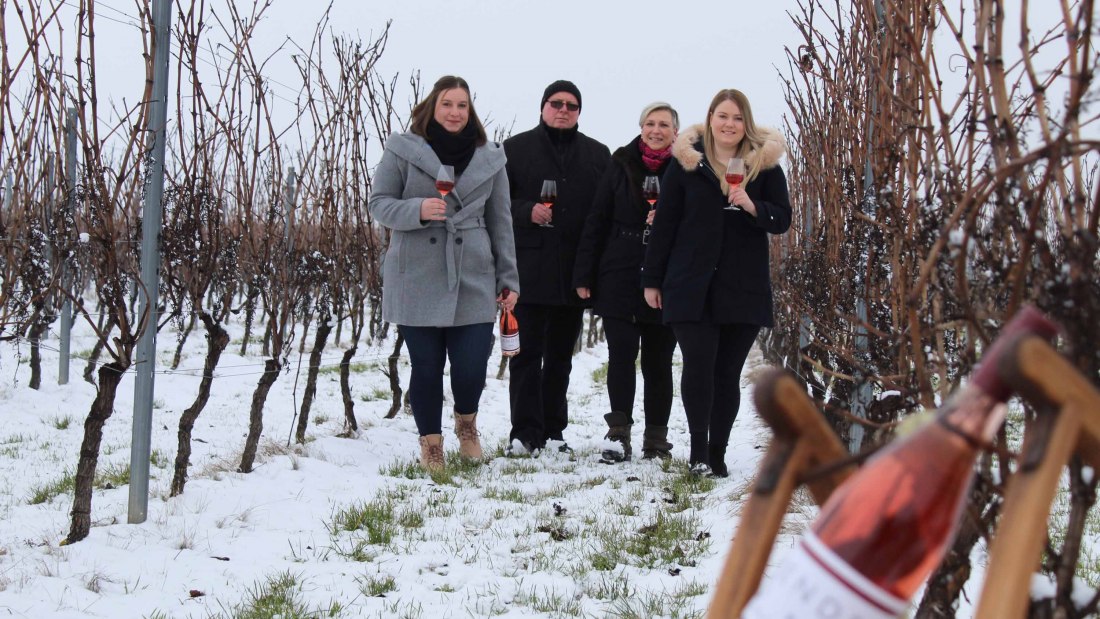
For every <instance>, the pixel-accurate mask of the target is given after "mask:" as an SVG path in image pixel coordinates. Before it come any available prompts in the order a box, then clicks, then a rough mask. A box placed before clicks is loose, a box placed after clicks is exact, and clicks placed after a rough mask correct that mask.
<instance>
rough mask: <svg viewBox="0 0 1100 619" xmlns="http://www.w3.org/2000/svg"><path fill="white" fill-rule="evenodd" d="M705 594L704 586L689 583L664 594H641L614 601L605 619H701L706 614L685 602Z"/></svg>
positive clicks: (651, 592)
mask: <svg viewBox="0 0 1100 619" xmlns="http://www.w3.org/2000/svg"><path fill="white" fill-rule="evenodd" d="M706 592H707V588H706V586H705V585H702V586H701V585H699V583H696V582H690V583H688V584H686V585H683V586H681V587H680V588H679V589H677V590H675V591H672V592H671V593H666V592H663V591H649V592H642V593H640V594H638V595H634V596H631V597H620V598H617V599H615V600H614V601H613V602H612V604H611V606H610V608H608V609H607V617H611V618H614V619H649V618H650V617H669V618H670V619H702V617H703V616H705V614H706V612H705V611H703V610H693V609H692V608H691V607H690V605H688V604H687V600H688V599H690V598H692V597H696V596H698V595H702V594H704V593H706Z"/></svg>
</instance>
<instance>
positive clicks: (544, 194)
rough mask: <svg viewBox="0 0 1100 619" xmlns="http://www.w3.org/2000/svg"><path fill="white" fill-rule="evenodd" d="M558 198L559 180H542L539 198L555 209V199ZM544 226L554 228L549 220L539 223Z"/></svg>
mask: <svg viewBox="0 0 1100 619" xmlns="http://www.w3.org/2000/svg"><path fill="white" fill-rule="evenodd" d="M557 199H558V183H557V181H552V180H545V181H542V191H540V192H539V200H541V201H542V203H543V204H545V205H546V208H548V209H553V208H554V201H555V200H557ZM539 225H540V226H542V227H544V228H553V227H554V225H553V224H551V223H549V222H547V223H544V224H539Z"/></svg>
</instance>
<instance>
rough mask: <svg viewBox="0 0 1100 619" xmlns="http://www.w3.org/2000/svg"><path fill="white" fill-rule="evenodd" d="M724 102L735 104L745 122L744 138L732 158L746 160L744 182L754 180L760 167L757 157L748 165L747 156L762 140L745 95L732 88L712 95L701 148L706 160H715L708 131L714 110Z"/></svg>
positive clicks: (712, 138)
mask: <svg viewBox="0 0 1100 619" xmlns="http://www.w3.org/2000/svg"><path fill="white" fill-rule="evenodd" d="M724 101H732V102H734V103H736V104H737V107H738V108H740V109H741V118H742V119H743V120H744V122H745V137H744V138H743V139H742V140H741V143H740V144H738V145H737V152H735V153H734V154H733V156H734V157H740V158H742V159H746V161H745V165H746V169H745V182H748V181H751V180H752V179H754V178H756V175H757V174H759V173H760V165H761V161H760V158H759V157H754V158H753V160H752V162H751V163H750V162H749V161H748V154H749V153H751V152H752V151H754V150H757V149H759V148H760V147H762V146H764V140H763V138H761V137H760V133H759V132H758V131H757V130H756V122H754V121H753V119H752V106H750V105H749V98H748V97H746V96H745V93H743V92H741V91H740V90H736V89H733V88H726V89H723V90H719V91H718V94H716V95H714V98H713V99H711V102H710V107H709V108H708V109H707V120H706V129H705V130H704V131H703V148H704V149H705V151H706V155H707V159H709V160H712V161H715V160H717V157H716V156H715V150H714V135H713V134H712V133H711V129H710V118H711V116H713V115H714V110H715V108H717V107H718V106H719V105H721V104H722V102H724ZM721 172H722V170H719V171H718V176H719V177H721V176H722V174H721Z"/></svg>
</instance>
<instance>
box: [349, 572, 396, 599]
mask: <svg viewBox="0 0 1100 619" xmlns="http://www.w3.org/2000/svg"><path fill="white" fill-rule="evenodd" d="M355 581H356V582H357V583H359V592H360V593H362V594H363V595H365V596H366V597H370V598H381V597H386V594H387V593H389V592H391V591H397V580H396V579H394V577H393V576H389V575H382V574H379V575H377V576H360V577H358V578H356V579H355Z"/></svg>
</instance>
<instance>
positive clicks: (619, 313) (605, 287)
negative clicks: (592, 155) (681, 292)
mask: <svg viewBox="0 0 1100 619" xmlns="http://www.w3.org/2000/svg"><path fill="white" fill-rule="evenodd" d="M640 141H641V136H639V137H636V138H634V140H633V141H631V142H630V143H629V144H627V145H626V146H623V147H622V148H620V149H618V150H616V151H615V154H613V155H611V165H610V166H608V168H607V172H606V173H604V175H603V180H602V181H601V182H600V188H599V189H598V190H597V191H596V198H595V200H594V201H593V203H592V212H591V213H589V215H588V221H587V222H586V223H585V225H584V234H583V235H582V236H581V244H580V246H579V247H578V248H577V264H576V267H575V268H574V269H573V288H591V289H592V296H593V298H594V299H595V303H594V305H593V308H594V310H595V312H596V313H597V314H599V315H600V316H609V317H612V318H621V319H624V320H634V321H637V322H651V323H659V322H661V312H660V311H658V310H655V309H653V308H651V307H649V305H647V304H646V302H645V295H643V294H642V284H641V278H640V277H639V268H640V267H641V266H642V258H644V257H645V245H643V244H642V238H643V234H644V232H645V220H646V215H648V214H649V203H648V202H646V201H645V200H643V199H642V180H643V179H644V178H645V177H646V176H649V175H655V176H661V175H662V174H663V173H664V171H665V170H666V169H667V168H668V165H669V162H670V161H672V160H671V159H669V160H668V161H665V163H664V164H663V165H661V167H660V168H658V169H657V171H656V172H650V171H649V170H648V169H647V168H646V167H645V164H643V163H642V153H641V151H640V150H639V147H638V143H639V142H640Z"/></svg>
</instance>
